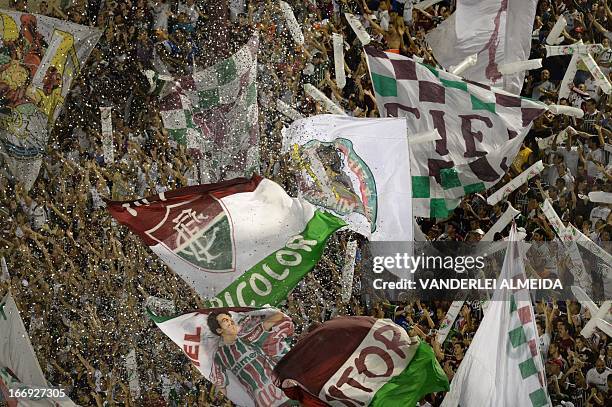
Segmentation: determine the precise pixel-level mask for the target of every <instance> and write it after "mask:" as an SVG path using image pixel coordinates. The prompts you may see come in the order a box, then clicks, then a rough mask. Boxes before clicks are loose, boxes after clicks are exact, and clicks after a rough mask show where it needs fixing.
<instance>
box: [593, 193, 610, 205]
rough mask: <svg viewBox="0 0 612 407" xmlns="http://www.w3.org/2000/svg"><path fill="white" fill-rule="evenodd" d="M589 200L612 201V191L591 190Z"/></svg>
mask: <svg viewBox="0 0 612 407" xmlns="http://www.w3.org/2000/svg"><path fill="white" fill-rule="evenodd" d="M589 201H591V202H603V203H607V204H609V203H612V194H611V193H610V192H603V191H593V192H589Z"/></svg>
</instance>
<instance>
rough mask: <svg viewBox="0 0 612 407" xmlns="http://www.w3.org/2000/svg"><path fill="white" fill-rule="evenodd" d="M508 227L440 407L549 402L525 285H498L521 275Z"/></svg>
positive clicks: (539, 406)
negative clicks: (489, 294)
mask: <svg viewBox="0 0 612 407" xmlns="http://www.w3.org/2000/svg"><path fill="white" fill-rule="evenodd" d="M519 244H520V243H519V242H518V240H517V231H516V228H515V227H513V228H512V231H511V232H510V239H509V241H508V250H507V251H506V257H505V259H504V265H503V267H502V272H501V276H500V279H499V280H498V282H497V283H498V284H497V287H498V289H497V291H496V292H495V293H494V295H493V299H492V301H491V302H490V304H489V306H488V308H487V312H486V313H485V316H484V318H483V320H482V322H481V323H480V326H479V327H478V330H477V331H476V335H475V336H474V339H473V340H472V344H471V345H470V347H469V349H468V351H467V353H466V355H465V357H464V358H463V361H462V362H461V364H460V365H459V369H458V370H457V372H456V373H455V376H454V378H453V381H452V382H451V388H450V391H449V392H448V393H447V395H446V397H445V399H444V401H443V402H442V406H443V407H456V406H458V405H460V406H479V407H515V406H521V407H543V406H551V403H550V400H549V398H548V394H547V392H546V387H545V386H544V385H542V383H546V376H545V374H544V366H543V362H542V357H541V356H540V347H539V342H538V331H537V329H536V325H535V318H534V313H533V306H532V303H531V298H530V296H529V291H528V290H527V289H521V290H511V289H508V288H500V287H501V282H502V281H503V280H506V281H508V280H510V279H519V280H523V279H524V278H525V272H524V270H525V269H524V266H523V258H522V255H521V253H520V251H521V250H519Z"/></svg>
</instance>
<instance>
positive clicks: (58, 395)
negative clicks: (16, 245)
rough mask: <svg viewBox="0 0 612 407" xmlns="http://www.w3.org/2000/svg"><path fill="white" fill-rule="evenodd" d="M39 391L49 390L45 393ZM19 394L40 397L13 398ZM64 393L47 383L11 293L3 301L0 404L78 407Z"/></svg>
mask: <svg viewBox="0 0 612 407" xmlns="http://www.w3.org/2000/svg"><path fill="white" fill-rule="evenodd" d="M35 389H49V391H48V392H46V393H45V394H42V393H41V392H40V390H38V391H35ZM17 392H20V393H22V394H30V395H36V397H30V398H29V399H28V398H19V399H17V398H11V397H10V394H11V393H12V394H15V393H17ZM62 392H64V390H61V389H58V388H56V389H53V388H52V387H51V386H50V385H49V384H48V383H47V380H46V379H45V375H44V374H43V372H42V369H41V368H40V365H39V364H38V359H37V358H36V354H35V353H34V349H33V348H32V344H31V343H30V338H29V336H28V332H27V331H26V329H25V326H24V325H23V321H22V320H21V316H20V315H19V310H18V309H17V305H16V304H15V300H14V299H13V296H12V295H11V294H10V293H8V294H6V296H5V297H4V298H3V299H2V301H0V402H1V401H5V402H6V403H7V405H8V407H71V406H75V404H74V403H73V402H72V401H71V400H70V399H69V398H67V397H65V393H64V394H62Z"/></svg>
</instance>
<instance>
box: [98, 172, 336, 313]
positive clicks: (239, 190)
mask: <svg viewBox="0 0 612 407" xmlns="http://www.w3.org/2000/svg"><path fill="white" fill-rule="evenodd" d="M107 207H108V210H109V211H110V213H111V215H113V217H115V219H117V220H118V221H119V223H122V224H124V225H126V226H127V227H129V228H130V230H132V231H133V232H134V233H136V234H137V235H138V236H140V238H141V239H142V240H143V241H144V243H145V244H146V245H147V246H149V247H150V248H151V250H153V252H155V253H156V254H157V255H158V256H159V257H160V258H161V260H162V261H164V263H166V265H167V266H168V267H170V268H171V269H172V270H173V271H175V272H176V273H177V274H178V275H180V276H181V277H182V278H183V279H184V280H185V282H187V284H189V285H190V286H191V287H193V289H194V290H195V291H196V292H197V293H198V294H199V295H200V296H201V297H202V298H205V299H210V301H211V303H212V304H213V305H214V306H262V305H266V304H269V305H275V304H278V303H280V302H281V301H283V300H285V299H286V298H287V295H288V293H289V291H291V290H292V289H293V288H294V287H295V286H296V285H297V283H298V282H299V281H300V280H301V279H302V278H303V277H304V276H305V275H306V274H307V273H308V272H309V271H310V270H312V268H313V267H314V266H315V265H316V264H317V262H318V261H319V259H320V258H321V255H322V254H323V250H324V248H325V243H326V242H327V239H328V238H329V236H331V234H332V233H334V232H335V231H336V230H338V229H339V228H341V227H343V226H345V223H344V222H343V221H342V220H341V219H339V218H337V217H336V216H334V215H331V214H329V213H326V212H322V211H319V210H316V208H315V207H314V206H313V205H311V204H310V203H308V202H306V201H304V200H301V199H296V198H291V197H290V196H289V195H287V193H286V192H285V191H284V190H283V188H282V187H281V186H280V185H278V184H276V183H275V182H273V181H270V180H268V179H265V178H261V177H259V176H253V177H252V178H251V179H245V178H239V179H234V180H230V181H224V182H220V183H216V184H207V185H196V186H192V187H187V188H180V189H177V190H174V191H170V192H166V193H161V194H158V195H156V196H149V197H147V198H142V199H138V200H135V201H126V202H109V203H108V206H107ZM212 297H215V298H212Z"/></svg>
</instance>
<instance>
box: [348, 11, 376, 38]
mask: <svg viewBox="0 0 612 407" xmlns="http://www.w3.org/2000/svg"><path fill="white" fill-rule="evenodd" d="M344 16H345V17H346V21H348V23H349V25H350V26H351V28H352V29H353V31H354V32H355V35H357V38H359V41H361V44H362V45H364V46H365V45H368V44H369V43H370V41H372V38H371V37H370V34H368V32H367V31H366V29H365V28H363V25H362V24H361V21H359V19H358V18H357V17H355V16H354V15H352V14H351V13H344Z"/></svg>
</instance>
